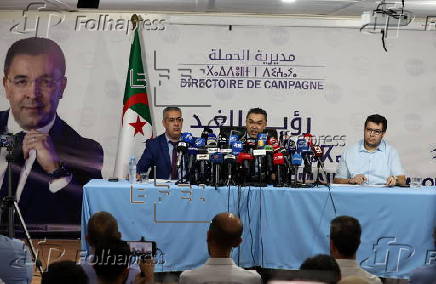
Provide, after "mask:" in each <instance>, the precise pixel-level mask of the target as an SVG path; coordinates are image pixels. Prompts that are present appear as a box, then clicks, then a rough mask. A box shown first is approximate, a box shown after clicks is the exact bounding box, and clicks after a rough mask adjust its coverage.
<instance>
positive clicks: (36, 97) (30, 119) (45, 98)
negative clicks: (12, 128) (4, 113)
mask: <svg viewBox="0 0 436 284" xmlns="http://www.w3.org/2000/svg"><path fill="white" fill-rule="evenodd" d="M59 65H60V64H59V63H58V62H56V60H54V59H53V58H52V57H51V56H50V55H49V54H39V55H30V54H17V55H16V56H15V57H14V58H13V59H12V61H11V64H10V66H9V69H8V70H7V74H5V76H4V78H3V86H4V88H5V92H6V98H7V99H8V100H9V104H10V107H11V111H12V114H13V116H14V118H15V120H16V121H17V123H18V124H19V125H20V126H21V127H22V128H23V129H25V130H31V129H36V128H41V127H43V126H45V125H47V124H48V123H49V122H50V121H51V120H52V119H53V117H54V115H55V114H56V110H57V107H58V104H59V100H60V99H61V98H62V94H63V92H64V89H65V86H66V83H67V79H66V78H65V76H64V74H62V73H61V71H60V70H61V69H60V68H59Z"/></svg>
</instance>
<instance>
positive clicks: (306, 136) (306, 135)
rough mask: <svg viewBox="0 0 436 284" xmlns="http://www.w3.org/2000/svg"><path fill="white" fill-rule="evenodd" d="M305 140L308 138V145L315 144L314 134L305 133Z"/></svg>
mask: <svg viewBox="0 0 436 284" xmlns="http://www.w3.org/2000/svg"><path fill="white" fill-rule="evenodd" d="M303 137H304V140H306V143H307V146H308V147H312V145H313V135H312V134H311V133H304V135H303Z"/></svg>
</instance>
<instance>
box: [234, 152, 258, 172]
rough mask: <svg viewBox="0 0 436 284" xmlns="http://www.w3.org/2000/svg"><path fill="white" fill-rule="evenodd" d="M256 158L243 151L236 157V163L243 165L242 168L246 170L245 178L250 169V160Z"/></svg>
mask: <svg viewBox="0 0 436 284" xmlns="http://www.w3.org/2000/svg"><path fill="white" fill-rule="evenodd" d="M253 159H254V156H253V155H251V154H250V153H244V152H241V153H239V154H238V156H237V157H236V163H238V164H241V165H242V169H243V170H244V173H243V175H242V176H243V177H244V178H245V177H246V176H247V174H248V171H249V170H250V161H252V160H253Z"/></svg>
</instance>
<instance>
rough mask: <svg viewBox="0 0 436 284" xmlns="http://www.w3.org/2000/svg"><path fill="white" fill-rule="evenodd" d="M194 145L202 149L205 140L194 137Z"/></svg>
mask: <svg viewBox="0 0 436 284" xmlns="http://www.w3.org/2000/svg"><path fill="white" fill-rule="evenodd" d="M194 145H195V147H196V148H198V149H202V148H204V146H205V145H206V140H205V139H204V138H197V139H195V142H194Z"/></svg>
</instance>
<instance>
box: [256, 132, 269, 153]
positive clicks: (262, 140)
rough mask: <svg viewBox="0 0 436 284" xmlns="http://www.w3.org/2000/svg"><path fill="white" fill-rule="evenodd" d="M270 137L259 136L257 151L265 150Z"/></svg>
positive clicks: (264, 134) (263, 134)
mask: <svg viewBox="0 0 436 284" xmlns="http://www.w3.org/2000/svg"><path fill="white" fill-rule="evenodd" d="M267 138H268V135H267V134H266V133H258V134H257V149H263V148H264V147H265V145H266V144H267Z"/></svg>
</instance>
